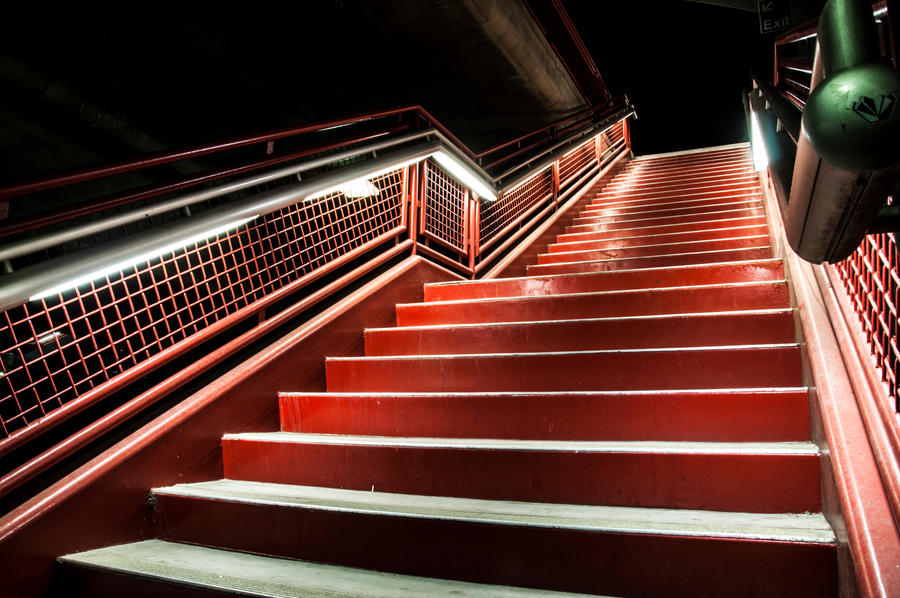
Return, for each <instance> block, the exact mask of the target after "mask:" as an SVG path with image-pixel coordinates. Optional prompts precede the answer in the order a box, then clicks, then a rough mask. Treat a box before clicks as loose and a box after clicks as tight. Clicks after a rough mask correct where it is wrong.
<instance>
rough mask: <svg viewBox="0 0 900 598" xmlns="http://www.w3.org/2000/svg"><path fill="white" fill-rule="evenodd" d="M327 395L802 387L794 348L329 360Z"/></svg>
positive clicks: (336, 358) (795, 347)
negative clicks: (353, 393)
mask: <svg viewBox="0 0 900 598" xmlns="http://www.w3.org/2000/svg"><path fill="white" fill-rule="evenodd" d="M325 370H326V377H327V387H328V390H329V391H330V392H474V391H562V390H665V389H673V390H675V389H698V388H759V387H788V386H798V385H800V384H801V379H800V351H799V348H798V347H797V346H796V345H763V346H758V347H744V346H733V347H710V348H678V349H642V350H624V351H577V352H560V353H521V354H494V355H485V354H479V355H435V356H412V357H335V358H329V359H327V360H326V362H325Z"/></svg>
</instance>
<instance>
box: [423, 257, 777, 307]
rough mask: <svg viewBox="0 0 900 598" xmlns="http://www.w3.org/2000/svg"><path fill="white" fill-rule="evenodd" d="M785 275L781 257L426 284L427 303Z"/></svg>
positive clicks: (760, 278) (767, 277)
mask: <svg viewBox="0 0 900 598" xmlns="http://www.w3.org/2000/svg"><path fill="white" fill-rule="evenodd" d="M783 279H784V267H783V266H782V264H781V261H780V260H776V259H773V258H769V259H765V260H755V261H745V262H725V263H718V264H702V265H693V266H678V267H675V268H645V269H636V270H618V271H615V272H586V273H583V274H562V275H548V276H524V277H520V278H495V279H491V280H472V281H465V282H442V283H430V284H426V285H425V301H453V300H457V299H484V298H492V297H511V296H512V297H524V296H532V295H553V294H569V293H589V292H592V291H617V290H626V289H640V288H644V289H647V288H662V287H673V286H688V285H706V284H722V283H730V282H761V281H777V280H783Z"/></svg>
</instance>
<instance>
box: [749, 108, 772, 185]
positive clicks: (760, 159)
mask: <svg viewBox="0 0 900 598" xmlns="http://www.w3.org/2000/svg"><path fill="white" fill-rule="evenodd" d="M750 134H751V139H750V146H751V148H752V149H753V167H754V168H755V169H756V171H757V172H759V171H762V170H765V169H766V168H768V166H769V155H768V154H767V153H766V145H765V143H764V142H763V137H762V129H760V126H759V121H758V120H757V118H756V112H753V111H752V110H751V111H750Z"/></svg>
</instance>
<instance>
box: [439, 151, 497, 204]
mask: <svg viewBox="0 0 900 598" xmlns="http://www.w3.org/2000/svg"><path fill="white" fill-rule="evenodd" d="M434 160H435V162H437V163H438V164H440V165H441V166H443V167H444V169H445V170H446V171H447V172H448V173H450V175H451V176H452V177H453V178H455V179H456V180H457V181H459V182H460V183H462V184H463V185H465V186H466V187H468V188H469V189H471V190H472V191H474V192H475V193H476V194H477V195H478V196H479V197H483V198H485V199H487V200H488V201H494V200H495V199H497V196H496V195H495V194H494V192H493V191H491V189H490V188H489V187H488V186H487V185H485V184H484V182H482V181H481V179H480V178H479V177H478V176H476V175H475V174H474V173H473V172H472V171H471V170H469V169H468V168H466V167H465V166H464V165H462V164H460V163H459V162H458V161H457V160H456V159H455V158H453V157H452V156H451V155H450V154H447V153H445V152H440V151H439V152H435V153H434Z"/></svg>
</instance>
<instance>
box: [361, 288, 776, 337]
mask: <svg viewBox="0 0 900 598" xmlns="http://www.w3.org/2000/svg"><path fill="white" fill-rule="evenodd" d="M531 296H532V295H525V296H522V297H504V299H519V298H524V297H531ZM538 296H541V295H538ZM544 296H546V295H544ZM553 296H556V295H553ZM485 300H486V299H480V300H479V301H485ZM460 301H466V300H460ZM453 302H455V301H453ZM439 303H442V302H439V301H430V302H428V304H429V305H432V304H439ZM792 311H793V309H792V308H790V307H785V308H772V309H740V310H732V311H697V312H685V313H674V314H645V315H637V316H609V317H602V318H573V319H571V320H522V321H511V322H478V323H460V324H417V325H412V326H385V327H380V328H366V329H365V332H385V331H395V330H434V329H437V330H443V329H448V328H464V329H466V328H469V329H475V328H485V327H495V326H515V327H520V326H527V325H529V324H557V323H565V324H572V323H577V322H583V323H586V324H587V323H592V322H620V321H635V320H660V321H668V320H672V319H677V318H728V317H735V316H751V315H769V314H786V313H789V312H792Z"/></svg>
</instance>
